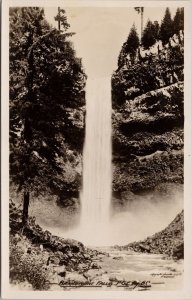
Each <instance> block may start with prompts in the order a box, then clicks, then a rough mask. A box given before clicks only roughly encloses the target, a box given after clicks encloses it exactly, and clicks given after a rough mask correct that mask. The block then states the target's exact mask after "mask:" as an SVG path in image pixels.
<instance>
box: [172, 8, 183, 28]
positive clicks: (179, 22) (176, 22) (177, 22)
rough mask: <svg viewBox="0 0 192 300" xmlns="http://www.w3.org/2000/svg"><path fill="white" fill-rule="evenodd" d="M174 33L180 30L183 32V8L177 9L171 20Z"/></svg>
mask: <svg viewBox="0 0 192 300" xmlns="http://www.w3.org/2000/svg"><path fill="white" fill-rule="evenodd" d="M173 30H174V33H176V34H178V33H179V31H180V30H184V8H177V11H176V14H175V17H174V19H173Z"/></svg>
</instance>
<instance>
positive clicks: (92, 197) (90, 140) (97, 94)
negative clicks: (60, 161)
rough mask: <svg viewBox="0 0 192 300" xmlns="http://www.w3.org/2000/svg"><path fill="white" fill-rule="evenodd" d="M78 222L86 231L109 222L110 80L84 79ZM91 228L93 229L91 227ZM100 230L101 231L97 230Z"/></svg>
mask: <svg viewBox="0 0 192 300" xmlns="http://www.w3.org/2000/svg"><path fill="white" fill-rule="evenodd" d="M85 132H86V135H85V145H84V153H83V189H82V194H81V206H82V209H81V226H82V228H84V229H85V228H87V227H88V228H89V230H90V234H91V235H93V233H94V232H96V231H98V229H100V230H101V228H103V229H104V227H103V226H106V224H107V223H108V222H109V216H110V202H111V180H112V171H111V81H110V78H99V79H88V80H87V84H86V131H85ZM93 230H94V231H93ZM100 234H101V233H100Z"/></svg>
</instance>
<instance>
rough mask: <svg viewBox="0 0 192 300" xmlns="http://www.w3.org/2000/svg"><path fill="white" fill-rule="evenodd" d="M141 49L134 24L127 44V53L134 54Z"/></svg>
mask: <svg viewBox="0 0 192 300" xmlns="http://www.w3.org/2000/svg"><path fill="white" fill-rule="evenodd" d="M138 47H139V36H138V34H137V29H136V27H135V24H133V26H132V28H131V30H130V33H129V36H128V39H127V42H126V44H125V52H126V53H131V54H134V53H135V52H136V50H137V48H138Z"/></svg>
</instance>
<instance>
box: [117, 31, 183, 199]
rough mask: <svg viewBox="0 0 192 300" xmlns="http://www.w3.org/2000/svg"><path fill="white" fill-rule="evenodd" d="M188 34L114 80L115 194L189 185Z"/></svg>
mask: <svg viewBox="0 0 192 300" xmlns="http://www.w3.org/2000/svg"><path fill="white" fill-rule="evenodd" d="M183 55H184V42H183V34H182V32H181V31H180V34H179V35H174V36H173V37H172V38H170V40H169V43H168V44H166V45H162V42H161V41H158V42H156V44H155V45H154V46H152V47H150V48H149V49H148V50H144V49H143V48H142V47H141V46H140V47H139V48H138V51H137V54H136V56H135V59H134V61H133V59H131V58H130V57H129V55H127V56H126V57H124V60H123V61H124V63H123V64H122V65H120V66H119V67H118V69H117V70H116V71H115V72H114V74H113V76H112V105H113V114H112V130H113V136H112V139H113V140H112V141H113V192H114V193H118V194H121V193H122V192H125V191H129V192H133V193H137V192H141V191H146V190H153V189H155V188H156V187H157V186H158V185H159V184H166V183H183V142H184V141H183V126H184V109H183V102H184V70H183V68H184V57H183Z"/></svg>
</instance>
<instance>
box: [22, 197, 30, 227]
mask: <svg viewBox="0 0 192 300" xmlns="http://www.w3.org/2000/svg"><path fill="white" fill-rule="evenodd" d="M28 215H29V192H24V196H23V218H22V223H23V226H25V225H26V224H27V220H28Z"/></svg>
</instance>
